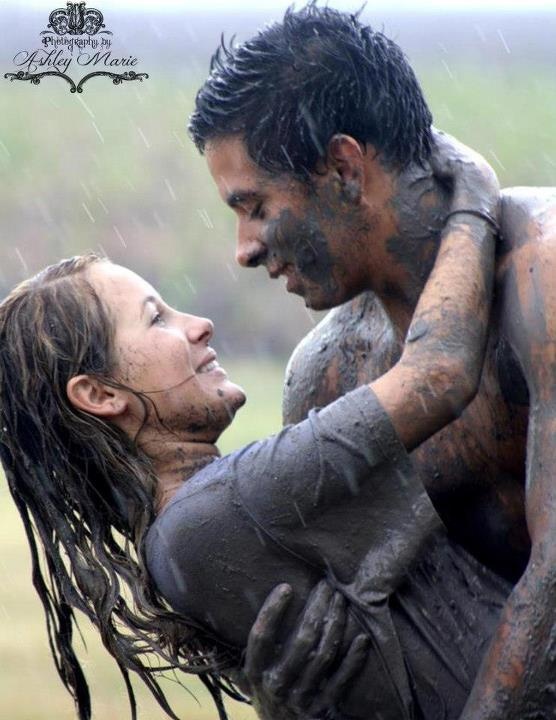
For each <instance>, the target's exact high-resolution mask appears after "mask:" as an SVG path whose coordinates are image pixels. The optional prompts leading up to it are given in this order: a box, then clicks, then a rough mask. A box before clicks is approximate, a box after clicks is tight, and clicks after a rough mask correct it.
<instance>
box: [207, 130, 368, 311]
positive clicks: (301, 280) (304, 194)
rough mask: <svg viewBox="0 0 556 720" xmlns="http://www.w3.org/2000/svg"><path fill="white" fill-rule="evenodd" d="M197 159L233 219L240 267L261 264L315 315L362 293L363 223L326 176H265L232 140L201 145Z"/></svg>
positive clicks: (234, 138)
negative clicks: (205, 167)
mask: <svg viewBox="0 0 556 720" xmlns="http://www.w3.org/2000/svg"><path fill="white" fill-rule="evenodd" d="M205 156H206V159H207V163H208V167H209V170H210V172H211V174H212V177H213V179H214V181H215V182H216V185H217V187H218V190H219V192H220V196H221V197H222V199H223V200H224V202H226V203H227V204H228V205H229V206H230V207H231V208H232V209H233V210H234V212H235V213H236V216H237V249H236V260H237V262H238V263H239V264H240V265H242V266H244V267H257V266H259V265H264V266H265V267H266V269H267V271H268V273H269V275H270V277H272V278H276V277H278V276H283V277H284V278H285V279H286V287H287V290H288V292H292V293H295V294H297V295H300V296H302V297H303V298H304V300H305V304H306V305H307V306H308V307H311V308H314V309H319V310H320V309H326V308H330V307H333V306H335V305H338V304H341V303H342V302H345V301H347V300H348V299H350V298H351V297H353V296H355V295H356V294H357V293H358V292H361V290H363V289H364V287H365V272H364V268H363V267H362V266H361V263H360V262H359V261H358V260H357V258H358V257H359V255H360V252H359V250H360V248H361V247H362V246H363V245H364V239H365V237H366V235H367V233H368V231H369V229H370V225H369V218H368V216H367V215H365V217H363V214H362V212H361V210H360V209H358V208H357V207H356V206H355V205H354V203H352V202H350V201H349V199H348V198H346V197H345V193H343V192H342V190H341V187H340V185H341V184H340V183H339V182H338V181H337V179H336V181H335V179H334V177H333V174H332V173H328V172H325V173H324V174H322V175H320V174H319V175H315V176H314V184H310V183H303V182H301V181H299V180H297V179H295V178H294V177H292V176H291V175H288V174H286V173H284V174H283V175H278V176H275V175H270V174H269V173H267V172H265V171H264V170H262V169H261V168H259V167H258V166H257V165H256V164H255V163H254V162H253V161H252V160H251V159H250V158H249V156H248V154H247V151H246V149H245V145H244V143H243V141H242V140H241V139H240V138H239V137H238V136H230V137H226V138H223V139H218V140H215V141H211V142H209V143H207V146H206V149H205ZM371 225H372V222H371Z"/></svg>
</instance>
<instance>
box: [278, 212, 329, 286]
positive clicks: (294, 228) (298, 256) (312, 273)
mask: <svg viewBox="0 0 556 720" xmlns="http://www.w3.org/2000/svg"><path fill="white" fill-rule="evenodd" d="M264 242H265V244H266V246H267V247H268V249H269V257H270V258H277V259H279V261H280V262H281V263H289V264H291V265H293V266H294V267H295V268H296V269H297V270H298V272H299V273H300V274H301V275H302V276H304V277H306V278H307V279H308V280H311V281H312V282H314V283H316V284H317V285H319V286H320V287H322V288H323V290H324V291H325V292H326V293H327V294H329V293H330V294H335V292H336V290H337V284H336V282H335V280H334V277H333V267H334V263H333V260H332V256H331V254H330V249H329V247H328V240H327V238H326V236H325V234H324V232H323V231H322V229H321V227H320V224H319V223H318V221H317V220H316V219H315V218H314V217H311V216H310V215H308V216H306V217H304V218H302V217H299V216H297V215H295V214H294V213H293V212H292V211H291V210H289V209H287V208H285V209H283V210H281V211H280V213H279V215H278V217H277V218H276V219H275V220H271V221H270V222H269V224H268V226H267V228H266V230H265V237H264Z"/></svg>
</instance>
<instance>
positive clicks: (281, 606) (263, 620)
mask: <svg viewBox="0 0 556 720" xmlns="http://www.w3.org/2000/svg"><path fill="white" fill-rule="evenodd" d="M291 597H292V589H291V587H290V586H289V585H286V584H282V585H278V586H277V587H275V588H274V590H273V591H272V592H271V593H270V595H269V596H268V597H267V599H266V600H265V602H264V604H263V606H262V608H261V609H260V610H259V614H258V615H257V619H256V620H255V623H254V624H253V627H252V628H251V632H250V633H249V638H248V640H247V648H246V651H245V662H244V666H243V672H244V674H245V676H246V677H247V679H248V681H249V682H250V683H258V682H259V681H260V679H261V677H262V675H263V673H264V672H265V670H266V668H267V667H269V666H270V665H271V663H272V662H273V660H274V655H275V652H276V646H277V639H278V635H279V629H280V622H281V620H282V618H283V616H284V613H285V611H286V608H287V607H288V605H289V603H290V600H291Z"/></svg>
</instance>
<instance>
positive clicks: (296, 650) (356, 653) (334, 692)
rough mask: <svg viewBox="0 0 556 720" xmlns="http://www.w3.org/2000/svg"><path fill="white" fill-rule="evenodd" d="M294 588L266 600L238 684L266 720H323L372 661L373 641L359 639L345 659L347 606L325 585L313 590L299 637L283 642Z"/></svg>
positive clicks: (282, 587)
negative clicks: (283, 625)
mask: <svg viewBox="0 0 556 720" xmlns="http://www.w3.org/2000/svg"><path fill="white" fill-rule="evenodd" d="M291 597H292V590H291V588H290V586H289V585H279V586H278V587H276V588H275V589H274V590H273V591H272V592H271V593H270V595H269V596H268V598H267V599H266V601H265V603H264V605H263V606H262V608H261V610H260V612H259V614H258V616H257V619H256V621H255V623H254V625H253V627H252V629H251V633H250V634H249V639H248V643H247V649H246V653H245V661H244V665H243V668H242V672H241V675H240V676H239V677H236V678H235V680H236V682H237V684H238V685H239V687H240V688H241V689H242V690H243V691H244V692H245V693H246V694H247V695H249V696H250V697H251V699H252V701H253V705H254V707H255V710H256V711H257V714H258V715H259V717H261V718H262V719H263V720H309V719H310V720H321V719H322V718H325V717H338V716H337V714H336V713H335V708H336V707H337V704H338V702H339V700H340V699H341V697H342V695H343V694H344V692H345V690H346V688H347V686H348V685H349V683H350V682H351V681H352V680H353V678H354V677H355V676H356V675H357V674H358V673H359V671H360V670H361V668H362V667H363V664H364V662H365V658H366V651H367V647H368V638H367V637H366V636H365V635H358V636H357V637H356V638H355V639H354V640H353V642H352V643H351V646H350V647H349V649H348V651H347V653H346V654H345V656H344V657H343V658H342V659H341V661H340V659H339V657H338V655H339V651H340V649H341V647H342V645H343V634H344V628H345V624H346V615H347V610H346V603H345V600H344V598H343V597H342V595H340V594H339V593H335V592H333V591H332V590H331V589H330V588H329V586H328V584H327V583H326V582H325V581H322V582H320V583H319V584H318V585H317V586H316V587H315V588H314V590H313V592H312V594H311V596H310V597H309V600H308V601H307V604H306V605H305V609H304V611H303V614H302V615H301V617H300V619H299V621H298V624H297V626H296V628H295V630H294V632H293V633H292V634H291V635H290V637H289V638H288V640H287V641H286V642H285V643H284V644H283V645H281V644H279V643H278V637H279V634H280V633H279V629H280V622H281V620H282V618H283V616H284V614H285V611H286V609H287V607H288V605H289V603H290V600H291Z"/></svg>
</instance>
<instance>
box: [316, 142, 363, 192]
mask: <svg viewBox="0 0 556 720" xmlns="http://www.w3.org/2000/svg"><path fill="white" fill-rule="evenodd" d="M326 162H327V166H328V168H329V169H331V170H332V171H334V172H335V173H336V174H337V176H338V178H339V180H340V182H341V185H342V192H343V193H344V196H345V198H346V199H347V200H349V201H351V202H354V203H357V202H358V201H359V200H360V198H361V195H362V193H363V185H364V181H365V150H364V149H363V148H362V147H361V145H360V144H359V143H358V142H357V140H356V139H355V138H352V137H351V135H343V134H338V135H333V136H332V138H331V139H330V142H329V143H328V148H327V153H326Z"/></svg>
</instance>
